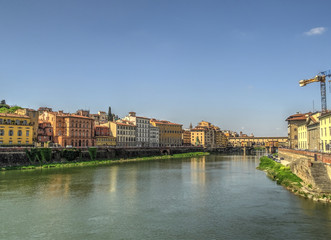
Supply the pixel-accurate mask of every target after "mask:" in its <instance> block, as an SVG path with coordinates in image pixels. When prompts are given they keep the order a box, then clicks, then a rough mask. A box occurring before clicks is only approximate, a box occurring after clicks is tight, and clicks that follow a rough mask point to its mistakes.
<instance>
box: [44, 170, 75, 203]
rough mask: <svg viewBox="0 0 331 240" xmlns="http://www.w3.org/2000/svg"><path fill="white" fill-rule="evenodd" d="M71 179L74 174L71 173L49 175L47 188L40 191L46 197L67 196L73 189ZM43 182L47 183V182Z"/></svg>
mask: <svg viewBox="0 0 331 240" xmlns="http://www.w3.org/2000/svg"><path fill="white" fill-rule="evenodd" d="M71 179H72V176H71V175H70V174H52V175H49V181H48V182H47V183H46V186H45V189H43V190H42V191H40V193H41V194H43V195H44V198H46V199H50V198H54V197H62V198H67V197H68V196H69V194H70V190H71ZM43 184H45V182H44V183H43ZM37 189H38V187H37Z"/></svg>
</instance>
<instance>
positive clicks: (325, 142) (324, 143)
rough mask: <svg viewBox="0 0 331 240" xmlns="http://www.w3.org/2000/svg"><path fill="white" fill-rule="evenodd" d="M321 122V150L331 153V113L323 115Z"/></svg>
mask: <svg viewBox="0 0 331 240" xmlns="http://www.w3.org/2000/svg"><path fill="white" fill-rule="evenodd" d="M319 122H320V150H322V151H323V152H331V112H326V113H322V114H321V116H320V117H319Z"/></svg>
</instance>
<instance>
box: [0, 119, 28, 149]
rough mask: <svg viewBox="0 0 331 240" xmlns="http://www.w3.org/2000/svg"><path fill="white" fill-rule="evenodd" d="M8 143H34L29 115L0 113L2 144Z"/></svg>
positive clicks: (0, 140)
mask: <svg viewBox="0 0 331 240" xmlns="http://www.w3.org/2000/svg"><path fill="white" fill-rule="evenodd" d="M6 145H20V146H21V145H33V124H32V123H31V118H30V117H29V116H25V115H18V114H5V113H0V146H6Z"/></svg>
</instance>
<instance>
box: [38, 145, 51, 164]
mask: <svg viewBox="0 0 331 240" xmlns="http://www.w3.org/2000/svg"><path fill="white" fill-rule="evenodd" d="M39 151H40V156H41V160H42V161H43V162H50V161H51V160H52V149H50V148H40V149H39Z"/></svg>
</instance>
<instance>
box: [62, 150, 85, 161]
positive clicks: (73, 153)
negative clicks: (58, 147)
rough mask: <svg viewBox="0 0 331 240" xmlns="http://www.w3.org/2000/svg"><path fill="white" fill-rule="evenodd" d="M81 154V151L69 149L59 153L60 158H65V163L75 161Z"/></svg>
mask: <svg viewBox="0 0 331 240" xmlns="http://www.w3.org/2000/svg"><path fill="white" fill-rule="evenodd" d="M80 153H81V150H80V149H79V150H78V149H76V148H71V149H64V150H62V152H61V157H63V158H65V159H66V160H67V161H69V162H70V161H74V160H76V159H77V158H78V157H79V155H80Z"/></svg>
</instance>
